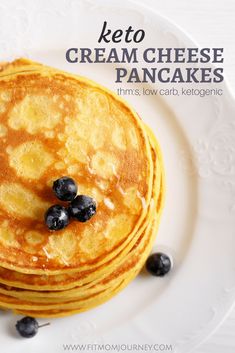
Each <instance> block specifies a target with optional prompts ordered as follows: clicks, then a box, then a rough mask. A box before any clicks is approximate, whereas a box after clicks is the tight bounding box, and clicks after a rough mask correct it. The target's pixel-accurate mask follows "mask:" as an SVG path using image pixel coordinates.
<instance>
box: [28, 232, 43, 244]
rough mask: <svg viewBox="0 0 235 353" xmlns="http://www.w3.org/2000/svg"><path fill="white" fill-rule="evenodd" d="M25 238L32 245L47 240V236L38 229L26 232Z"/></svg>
mask: <svg viewBox="0 0 235 353" xmlns="http://www.w3.org/2000/svg"><path fill="white" fill-rule="evenodd" d="M24 238H25V241H26V242H27V243H28V245H31V246H34V245H38V244H42V243H43V242H44V241H45V236H44V235H43V234H42V233H40V232H37V231H36V230H31V231H29V232H27V233H25V235H24Z"/></svg>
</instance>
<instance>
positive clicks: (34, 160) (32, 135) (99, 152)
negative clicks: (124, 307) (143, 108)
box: [0, 59, 165, 317]
mask: <svg viewBox="0 0 235 353" xmlns="http://www.w3.org/2000/svg"><path fill="white" fill-rule="evenodd" d="M0 144H1V151H2V153H1V162H2V169H1V171H0V306H1V307H3V308H10V309H13V310H15V311H17V312H20V313H22V314H27V315H31V314H32V315H33V316H38V317H41V316H42V317H43V316H44V317H53V316H54V317H57V316H58V317H59V316H66V315H71V314H73V313H76V312H81V311H85V310H88V309H90V308H92V307H94V306H96V305H99V304H101V303H103V302H105V301H106V300H108V299H110V298H111V297H112V296H113V295H115V294H116V293H118V292H119V291H120V290H121V289H122V288H124V287H125V286H126V285H127V284H128V283H129V282H130V281H131V280H132V279H133V278H134V277H135V276H136V275H137V274H138V272H139V271H140V269H141V267H142V266H143V264H144V262H145V260H146V258H147V256H148V254H149V252H150V250H151V246H152V243H153V241H154V239H155V235H156V230H157V227H158V224H159V220H160V216H161V212H162V208H163V201H164V193H165V181H164V168H163V161H162V156H161V151H160V147H159V145H158V143H157V141H156V139H155V136H154V135H153V133H152V131H151V130H150V129H149V128H148V127H147V126H146V125H145V124H144V123H143V122H142V121H141V119H140V118H139V117H138V115H137V114H136V113H135V112H134V111H133V109H132V108H131V107H130V106H129V105H128V104H127V103H126V102H125V101H123V100H122V99H121V98H120V97H118V96H116V95H115V94H114V93H112V92H111V91H109V90H107V89H106V88H104V87H102V86H100V85H99V84H97V83H95V82H92V81H90V80H88V79H86V78H82V77H79V76H75V75H70V74H68V73H65V72H62V71H59V70H56V69H53V68H50V67H46V66H43V65H40V64H38V63H34V62H31V61H29V60H26V59H20V60H16V61H15V62H13V63H11V64H5V65H2V66H1V72H0ZM63 175H69V176H71V177H72V178H73V179H75V180H76V182H77V184H78V193H80V194H86V195H89V196H92V197H93V198H95V200H96V202H97V213H96V215H95V216H94V217H93V218H92V219H91V220H89V221H88V222H86V223H79V222H75V221H74V222H71V223H70V224H69V226H68V227H67V228H66V229H63V230H61V231H58V232H51V231H49V230H48V229H47V228H46V226H45V224H44V213H45V211H46V210H47V208H48V207H49V206H50V205H52V204H55V203H58V200H57V199H56V198H55V196H54V194H53V193H52V191H51V187H52V183H53V181H54V180H55V179H57V178H59V177H61V176H63ZM62 204H63V203H62Z"/></svg>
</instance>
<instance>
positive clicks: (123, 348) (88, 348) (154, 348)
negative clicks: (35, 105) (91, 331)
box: [63, 343, 173, 352]
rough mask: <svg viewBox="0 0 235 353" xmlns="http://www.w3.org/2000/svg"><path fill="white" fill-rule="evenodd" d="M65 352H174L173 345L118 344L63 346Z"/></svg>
mask: <svg viewBox="0 0 235 353" xmlns="http://www.w3.org/2000/svg"><path fill="white" fill-rule="evenodd" d="M63 350H64V351H70V352H71V351H75V352H76V351H78V352H79V351H80V352H172V351H173V347H172V345H171V344H164V343H161V344H158V343H155V344H147V343H144V344H136V343H132V344H130V343H128V344H126V343H122V344H121V343H118V344H109V343H106V344H98V343H87V344H63Z"/></svg>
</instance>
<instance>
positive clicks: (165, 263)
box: [146, 252, 172, 277]
mask: <svg viewBox="0 0 235 353" xmlns="http://www.w3.org/2000/svg"><path fill="white" fill-rule="evenodd" d="M171 267H172V264H171V260H170V258H169V256H167V255H166V254H163V253H161V252H159V253H155V254H152V255H150V256H149V257H148V259H147V261H146V270H147V271H148V272H149V273H151V275H153V276H160V277H162V276H164V275H165V274H167V273H168V272H169V271H170V269H171Z"/></svg>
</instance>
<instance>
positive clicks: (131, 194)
mask: <svg viewBox="0 0 235 353" xmlns="http://www.w3.org/2000/svg"><path fill="white" fill-rule="evenodd" d="M123 196H124V197H123V203H124V205H125V206H126V207H127V208H128V209H129V212H130V213H133V214H138V213H139V212H140V210H141V208H142V201H141V196H140V195H139V192H138V189H137V188H136V187H130V188H128V189H126V190H125V191H124V193H123Z"/></svg>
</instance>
